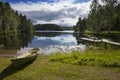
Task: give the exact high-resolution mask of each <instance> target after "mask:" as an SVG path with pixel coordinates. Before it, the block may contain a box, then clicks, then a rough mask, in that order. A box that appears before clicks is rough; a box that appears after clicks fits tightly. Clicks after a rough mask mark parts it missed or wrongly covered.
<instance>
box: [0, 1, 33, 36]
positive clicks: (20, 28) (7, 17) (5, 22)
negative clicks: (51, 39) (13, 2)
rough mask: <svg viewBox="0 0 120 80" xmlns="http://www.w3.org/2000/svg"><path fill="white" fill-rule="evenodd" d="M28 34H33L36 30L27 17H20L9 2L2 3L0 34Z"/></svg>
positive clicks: (0, 8) (0, 3) (0, 7)
mask: <svg viewBox="0 0 120 80" xmlns="http://www.w3.org/2000/svg"><path fill="white" fill-rule="evenodd" d="M11 32H12V33H18V32H26V33H33V32H34V28H33V25H32V23H31V21H30V20H28V19H27V18H26V16H22V15H21V14H20V15H18V12H17V11H16V12H15V11H14V10H12V8H11V7H10V4H9V3H8V2H5V3H4V2H1V1H0V34H6V33H7V34H8V33H11Z"/></svg>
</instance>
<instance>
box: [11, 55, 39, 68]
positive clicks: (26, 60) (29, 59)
mask: <svg viewBox="0 0 120 80" xmlns="http://www.w3.org/2000/svg"><path fill="white" fill-rule="evenodd" d="M36 58H37V54H35V55H34V56H30V57H25V58H19V59H11V61H12V65H13V66H14V67H15V68H20V67H22V66H24V65H25V64H27V63H30V62H32V61H34V60H35V59H36Z"/></svg>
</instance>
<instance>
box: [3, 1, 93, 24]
mask: <svg viewBox="0 0 120 80" xmlns="http://www.w3.org/2000/svg"><path fill="white" fill-rule="evenodd" d="M4 1H8V2H10V4H11V7H12V8H13V9H14V10H17V11H18V12H20V13H22V14H23V15H26V16H27V18H28V19H31V21H32V23H33V24H45V23H52V24H58V25H62V26H73V25H75V24H76V23H77V21H78V18H79V16H81V17H82V18H84V17H87V15H88V13H89V11H90V4H91V0H4Z"/></svg>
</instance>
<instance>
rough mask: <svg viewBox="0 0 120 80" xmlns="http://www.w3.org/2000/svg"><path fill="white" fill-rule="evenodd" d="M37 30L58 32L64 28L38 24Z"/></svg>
mask: <svg viewBox="0 0 120 80" xmlns="http://www.w3.org/2000/svg"><path fill="white" fill-rule="evenodd" d="M34 27H35V30H53V31H54V30H57V31H62V30H63V28H62V27H61V26H59V25H56V24H37V25H35V26H34Z"/></svg>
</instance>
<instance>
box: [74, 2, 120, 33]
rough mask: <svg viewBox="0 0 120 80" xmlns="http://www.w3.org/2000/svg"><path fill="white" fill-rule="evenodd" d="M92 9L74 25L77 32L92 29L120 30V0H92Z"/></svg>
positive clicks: (97, 30) (99, 31)
mask: <svg viewBox="0 0 120 80" xmlns="http://www.w3.org/2000/svg"><path fill="white" fill-rule="evenodd" d="M90 8H91V10H90V12H89V14H88V17H87V18H84V19H82V18H81V17H79V19H78V22H77V24H76V25H75V26H74V30H75V32H81V33H84V32H85V31H90V32H94V33H97V34H99V33H101V32H102V31H107V32H108V33H110V32H111V31H120V1H119V0H92V4H91V6H90Z"/></svg>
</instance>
